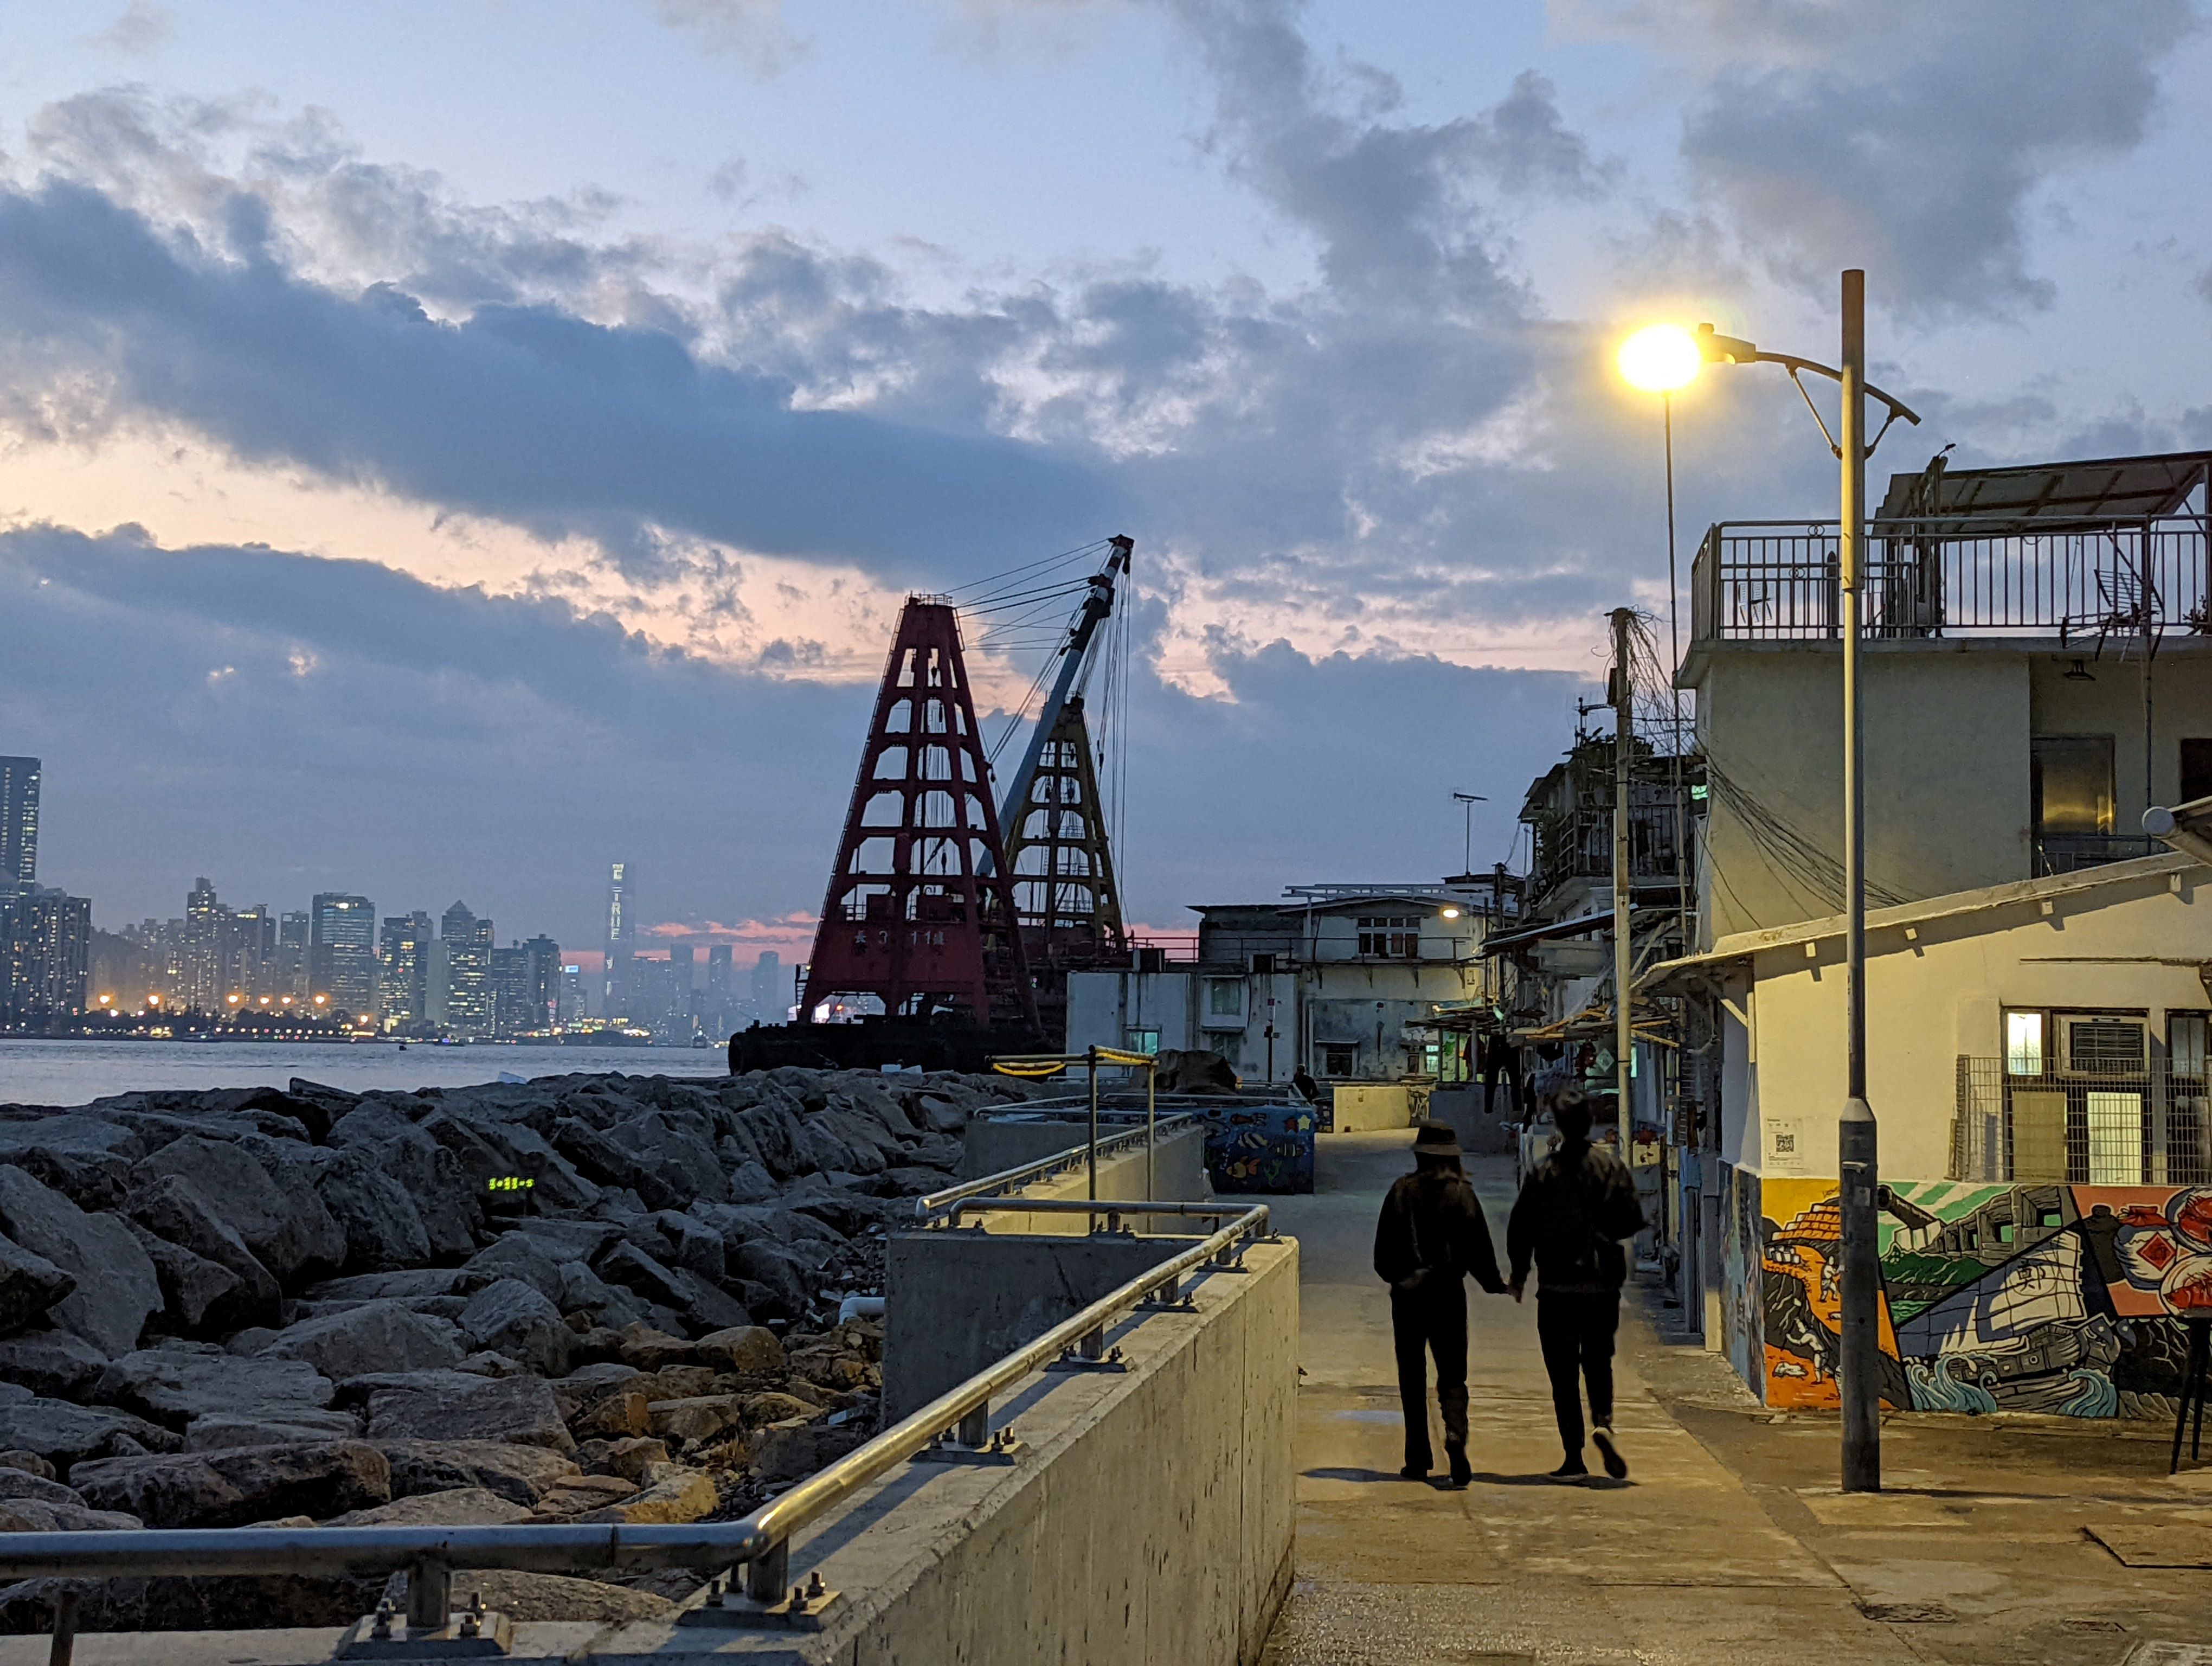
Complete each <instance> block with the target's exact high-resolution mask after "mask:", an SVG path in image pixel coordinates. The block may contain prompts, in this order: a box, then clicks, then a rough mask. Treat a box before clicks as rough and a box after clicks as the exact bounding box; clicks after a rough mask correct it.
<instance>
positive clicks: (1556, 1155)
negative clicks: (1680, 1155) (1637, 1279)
mask: <svg viewBox="0 0 2212 1666" xmlns="http://www.w3.org/2000/svg"><path fill="white" fill-rule="evenodd" d="M1643 1230H1644V1210H1643V1207H1642V1206H1640V1205H1639V1204H1638V1202H1637V1201H1636V1183H1635V1182H1634V1181H1633V1180H1632V1179H1631V1178H1630V1177H1629V1174H1628V1167H1627V1165H1626V1164H1624V1163H1623V1162H1622V1161H1621V1160H1620V1158H1617V1157H1615V1156H1614V1155H1613V1153H1612V1152H1609V1151H1607V1150H1606V1149H1604V1148H1603V1147H1602V1146H1593V1145H1589V1144H1587V1143H1585V1142H1584V1141H1582V1140H1577V1141H1575V1142H1574V1143H1573V1144H1571V1145H1565V1144H1563V1145H1561V1146H1560V1147H1559V1149H1558V1150H1557V1151H1555V1152H1553V1153H1552V1154H1551V1155H1550V1156H1549V1157H1547V1158H1545V1159H1544V1160H1543V1161H1542V1162H1541V1163H1539V1164H1537V1165H1536V1167H1535V1169H1534V1171H1533V1172H1532V1173H1530V1175H1529V1176H1528V1180H1527V1182H1526V1183H1524V1184H1523V1185H1522V1188H1521V1195H1520V1196H1519V1197H1517V1198H1516V1199H1514V1200H1513V1213H1512V1214H1511V1215H1510V1216H1509V1217H1508V1218H1507V1219H1506V1222H1505V1253H1506V1255H1507V1256H1508V1258H1509V1259H1510V1261H1511V1262H1512V1263H1513V1281H1514V1282H1515V1283H1516V1284H1518V1283H1520V1282H1521V1281H1522V1280H1524V1279H1526V1278H1527V1277H1528V1262H1529V1260H1530V1258H1531V1257H1534V1261H1535V1263H1536V1278H1537V1288H1538V1291H1539V1292H1543V1291H1547V1290H1548V1291H1554V1292H1560V1293H1562V1294H1565V1293H1569V1292H1579V1293H1583V1294H1589V1295H1602V1294H1605V1293H1607V1292H1611V1291H1616V1290H1619V1289H1620V1286H1621V1285H1622V1283H1623V1282H1624V1281H1626V1279H1627V1277H1628V1258H1627V1257H1626V1256H1625V1255H1623V1254H1622V1253H1621V1249H1620V1240H1621V1239H1623V1238H1627V1237H1635V1236H1636V1235H1637V1234H1638V1232H1640V1231H1643Z"/></svg>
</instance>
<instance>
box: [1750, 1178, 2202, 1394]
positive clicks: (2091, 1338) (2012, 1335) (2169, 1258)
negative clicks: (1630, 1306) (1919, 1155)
mask: <svg viewBox="0 0 2212 1666" xmlns="http://www.w3.org/2000/svg"><path fill="white" fill-rule="evenodd" d="M1728 1184H1729V1200H1728V1201H1729V1223H1730V1227H1731V1230H1730V1232H1729V1241H1728V1243H1727V1244H1726V1246H1725V1251H1724V1255H1725V1261H1726V1265H1725V1268H1724V1281H1725V1286H1726V1292H1727V1295H1726V1299H1724V1301H1723V1323H1724V1325H1725V1327H1726V1331H1727V1340H1728V1347H1729V1357H1730V1359H1731V1360H1732V1361H1733V1362H1734V1364H1735V1367H1736V1370H1737V1371H1739V1372H1740V1373H1741V1375H1742V1376H1743V1377H1744V1379H1745V1380H1746V1381H1747V1383H1750V1384H1751V1385H1752V1386H1753V1388H1755V1389H1759V1392H1760V1394H1761V1395H1762V1396H1763V1398H1764V1399H1765V1402H1766V1403H1767V1404H1768V1405H1770V1406H1774V1407H1778V1408H1833V1407H1835V1405H1836V1404H1837V1403H1838V1395H1837V1389H1836V1364H1837V1326H1838V1307H1839V1299H1838V1288H1837V1272H1838V1262H1839V1259H1840V1256H1841V1251H1842V1219H1841V1215H1840V1213H1839V1212H1838V1202H1837V1187H1836V1183H1835V1182H1834V1181H1832V1180H1802V1179H1784V1178H1776V1177H1769V1178H1765V1179H1762V1178H1761V1177H1759V1176H1757V1175H1753V1174H1746V1173H1743V1172H1741V1171H1740V1170H1732V1171H1730V1173H1729V1182H1728ZM1881 1272H1882V1308H1881V1348H1882V1359H1883V1365H1884V1371H1883V1381H1882V1394H1883V1398H1884V1400H1885V1401H1887V1403H1889V1404H1890V1405H1891V1406H1893V1407H1896V1408H1905V1409H1911V1410H1914V1411H1949V1412H1996V1411H2012V1412H2045V1413H2056V1414H2062V1415H2066V1416H2072V1417H2116V1416H2155V1415H2160V1414H2164V1415H2167V1416H2170V1415H2172V1408H2173V1403H2174V1399H2175V1397H2176V1396H2178V1395H2179V1393H2180V1389H2181V1374H2182V1369H2183V1366H2184V1365H2185V1362H2186V1360H2187V1358H2188V1335H2187V1331H2186V1329H2185V1326H2184V1324H2183V1322H2182V1321H2183V1320H2184V1319H2185V1318H2186V1317H2189V1316H2198V1317H2203V1318H2212V1187H2202V1186H2197V1187H2172V1186H2124V1187H2123V1186H2072V1185H2053V1184H2040V1185H2002V1184H1998V1185H1990V1184H1980V1183H1968V1182H1961V1181H1949V1180H1936V1181H1901V1182H1892V1183H1890V1184H1889V1186H1888V1188H1887V1200H1886V1202H1885V1205H1884V1208H1883V1211H1882V1214H1881Z"/></svg>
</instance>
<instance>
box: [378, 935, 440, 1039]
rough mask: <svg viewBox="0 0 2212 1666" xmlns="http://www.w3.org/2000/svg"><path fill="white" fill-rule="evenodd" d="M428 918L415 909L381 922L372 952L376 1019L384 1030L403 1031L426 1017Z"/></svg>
mask: <svg viewBox="0 0 2212 1666" xmlns="http://www.w3.org/2000/svg"><path fill="white" fill-rule="evenodd" d="M431 938H432V931H431V927H430V916H429V915H427V914H425V913H423V912H422V910H421V909H416V911H415V912H414V913H412V914H395V915H389V916H387V917H386V920H385V922H384V931H383V934H382V939H381V941H380V943H379V944H378V945H377V951H376V1015H377V1017H378V1018H380V1019H381V1020H382V1021H383V1024H384V1027H385V1028H386V1030H404V1029H407V1028H409V1027H410V1026H411V1025H417V1024H423V1023H427V1022H428V1019H429V1017H430V989H429V982H430V942H431Z"/></svg>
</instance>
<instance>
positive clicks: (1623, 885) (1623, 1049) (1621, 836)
mask: <svg viewBox="0 0 2212 1666" xmlns="http://www.w3.org/2000/svg"><path fill="white" fill-rule="evenodd" d="M1635 617H1636V616H1635V615H1634V614H1633V613H1632V612H1631V611H1629V610H1628V609H1627V608H1625V607H1616V608H1614V609H1613V1091H1614V1092H1615V1094H1616V1095H1617V1096H1618V1097H1616V1098H1615V1100H1614V1107H1615V1111H1616V1114H1617V1115H1618V1116H1619V1118H1620V1160H1621V1161H1622V1162H1624V1163H1626V1162H1627V1161H1628V1160H1629V1149H1628V1148H1629V1146H1630V1144H1631V1143H1632V1140H1633V1139H1634V1137H1635V1133H1636V1122H1635V1118H1634V1117H1633V1116H1632V1115H1631V1114H1630V1110H1629V1104H1628V1074H1629V1068H1630V1064H1631V1061H1632V1060H1633V1058H1634V1057H1635V1054H1634V1050H1633V1049H1634V1048H1635V1031H1634V1029H1633V1027H1632V1016H1631V1012H1630V1007H1631V1005H1632V1003H1631V1001H1630V1000H1629V994H1628V982H1629V947H1630V945H1629V940H1628V916H1629V880H1630V874H1629V860H1628V781H1629V761H1630V759H1631V758H1632V756H1633V755H1634V742H1635V739H1636V717H1635V708H1636V683H1635V678H1633V677H1632V676H1631V675H1630V672H1629V660H1628V633H1629V629H1630V625H1631V622H1632V620H1633V619H1634V618H1635ZM1631 1253H1632V1254H1633V1253H1634V1252H1633V1251H1632V1252H1631Z"/></svg>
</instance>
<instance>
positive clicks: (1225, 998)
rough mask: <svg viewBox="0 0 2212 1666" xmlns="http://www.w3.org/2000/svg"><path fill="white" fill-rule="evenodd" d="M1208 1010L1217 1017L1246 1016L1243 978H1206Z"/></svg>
mask: <svg viewBox="0 0 2212 1666" xmlns="http://www.w3.org/2000/svg"><path fill="white" fill-rule="evenodd" d="M1206 1012H1207V1013H1208V1014H1209V1015H1210V1016H1212V1017H1213V1018H1243V1016H1244V984H1243V980H1242V979H1241V978H1234V977H1210V978H1208V979H1206Z"/></svg>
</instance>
